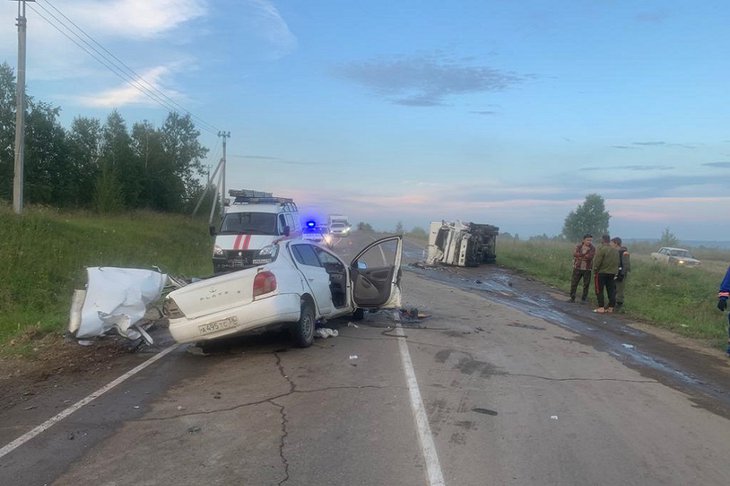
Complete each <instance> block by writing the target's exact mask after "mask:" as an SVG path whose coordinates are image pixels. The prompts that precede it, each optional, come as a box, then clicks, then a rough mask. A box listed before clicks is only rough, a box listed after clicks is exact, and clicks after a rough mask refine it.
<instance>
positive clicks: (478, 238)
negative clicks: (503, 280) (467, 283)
mask: <svg viewBox="0 0 730 486" xmlns="http://www.w3.org/2000/svg"><path fill="white" fill-rule="evenodd" d="M498 234H499V228H498V227H496V226H493V225H491V224H477V223H462V222H460V221H455V222H448V223H447V222H446V221H441V222H438V221H437V222H433V223H431V227H430V233H429V236H428V247H427V254H426V263H427V264H429V265H435V264H439V263H440V264H444V265H454V266H458V267H476V266H478V265H479V264H481V263H494V262H495V261H496V259H497V253H496V247H497V235H498Z"/></svg>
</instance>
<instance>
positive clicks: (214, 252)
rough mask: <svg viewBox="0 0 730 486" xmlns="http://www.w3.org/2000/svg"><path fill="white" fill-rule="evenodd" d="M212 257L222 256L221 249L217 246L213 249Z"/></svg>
mask: <svg viewBox="0 0 730 486" xmlns="http://www.w3.org/2000/svg"><path fill="white" fill-rule="evenodd" d="M213 256H223V248H221V247H220V246H218V245H215V246H214V247H213Z"/></svg>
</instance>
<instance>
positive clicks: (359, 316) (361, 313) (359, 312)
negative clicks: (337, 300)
mask: <svg viewBox="0 0 730 486" xmlns="http://www.w3.org/2000/svg"><path fill="white" fill-rule="evenodd" d="M363 319H365V309H361V308H359V307H358V308H357V309H355V312H353V313H352V320H353V321H362V320H363Z"/></svg>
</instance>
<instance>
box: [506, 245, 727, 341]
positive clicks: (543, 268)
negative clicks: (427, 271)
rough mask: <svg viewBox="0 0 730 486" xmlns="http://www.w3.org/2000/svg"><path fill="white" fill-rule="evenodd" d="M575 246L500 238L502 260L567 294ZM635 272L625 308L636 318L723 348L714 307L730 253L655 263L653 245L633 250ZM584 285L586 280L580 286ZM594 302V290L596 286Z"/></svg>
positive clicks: (723, 333)
mask: <svg viewBox="0 0 730 486" xmlns="http://www.w3.org/2000/svg"><path fill="white" fill-rule="evenodd" d="M573 248H574V244H572V243H560V242H543V241H539V242H534V241H514V240H504V239H500V240H499V243H498V244H497V262H498V263H499V264H500V265H504V266H506V267H510V268H514V269H516V270H519V271H520V272H522V273H524V274H526V275H530V276H532V277H534V278H536V279H537V280H539V281H541V282H544V283H546V284H548V285H550V286H553V287H555V288H557V289H560V290H563V291H565V293H566V297H567V293H568V291H569V290H570V276H571V272H572V251H573ZM629 251H630V252H631V274H630V275H629V279H628V280H627V283H626V289H625V299H626V300H625V305H624V306H625V308H626V313H627V314H628V315H630V316H631V317H634V318H637V319H640V320H643V321H646V322H648V323H651V324H653V325H656V326H658V327H662V328H665V329H670V330H672V331H675V332H677V333H679V334H682V335H684V336H688V337H693V338H701V339H706V340H709V341H710V342H711V343H712V344H713V345H716V346H721V345H722V344H723V343H724V342H725V341H726V339H727V328H726V327H727V318H726V317H725V316H724V315H723V314H722V313H721V312H720V311H718V310H717V308H716V307H715V305H716V303H717V289H718V287H719V286H720V281H721V280H722V276H723V275H724V272H725V270H726V269H727V263H728V262H730V252H728V251H721V250H707V249H703V250H701V251H694V252H693V253H695V256H697V257H698V258H700V259H702V260H703V266H702V267H700V268H681V267H672V266H667V265H661V264H658V263H654V262H652V261H651V259H650V258H649V253H650V252H651V251H656V248H654V247H649V246H646V247H637V248H636V249H634V248H629ZM581 285H582V284H581ZM589 295H591V297H590V298H591V300H592V301H593V302H594V303H595V292H594V290H593V286H592V285H591V293H590V294H589Z"/></svg>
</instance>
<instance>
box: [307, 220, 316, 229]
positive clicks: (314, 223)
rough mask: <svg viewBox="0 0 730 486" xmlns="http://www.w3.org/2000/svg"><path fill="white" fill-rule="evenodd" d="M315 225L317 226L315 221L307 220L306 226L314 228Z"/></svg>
mask: <svg viewBox="0 0 730 486" xmlns="http://www.w3.org/2000/svg"><path fill="white" fill-rule="evenodd" d="M315 226H317V223H316V222H315V221H307V228H314V227H315Z"/></svg>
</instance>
